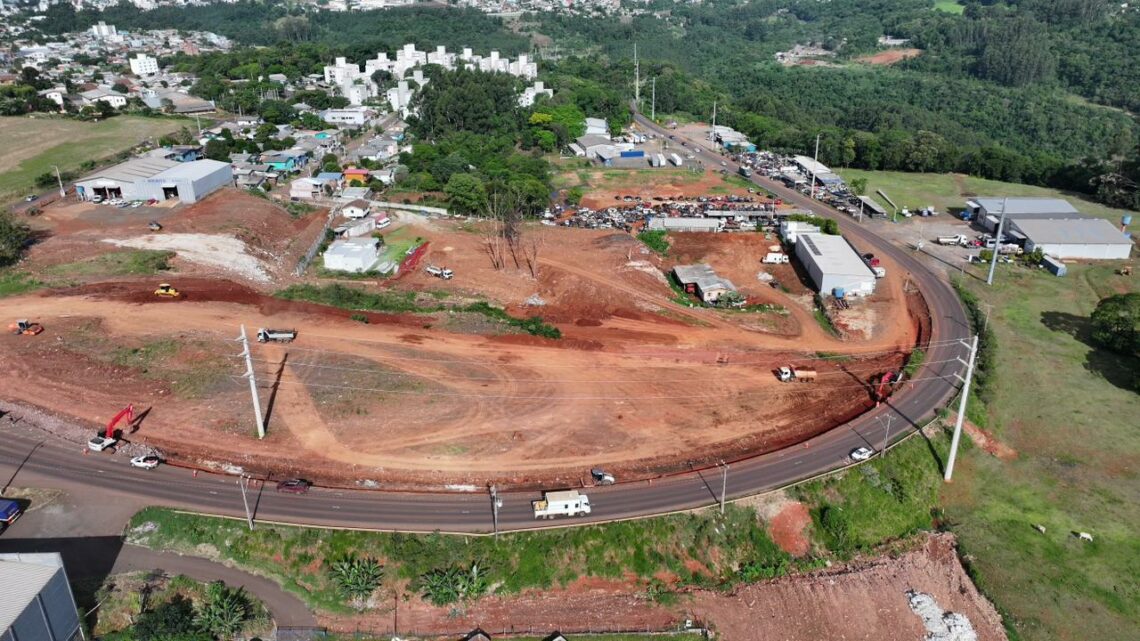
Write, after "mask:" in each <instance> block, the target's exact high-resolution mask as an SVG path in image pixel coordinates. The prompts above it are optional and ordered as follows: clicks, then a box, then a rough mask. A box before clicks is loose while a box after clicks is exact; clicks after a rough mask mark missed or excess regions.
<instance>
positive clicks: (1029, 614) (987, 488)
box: [941, 265, 1140, 640]
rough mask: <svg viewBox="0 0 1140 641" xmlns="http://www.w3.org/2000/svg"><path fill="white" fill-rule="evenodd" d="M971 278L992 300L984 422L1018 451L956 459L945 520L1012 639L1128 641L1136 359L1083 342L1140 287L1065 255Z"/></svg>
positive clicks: (1136, 492) (1137, 558)
mask: <svg viewBox="0 0 1140 641" xmlns="http://www.w3.org/2000/svg"><path fill="white" fill-rule="evenodd" d="M968 282H969V283H970V284H968V285H967V287H969V289H970V290H971V291H974V292H975V293H976V294H977V295H978V296H979V297H980V298H981V299H982V300H983V301H985V302H988V303H990V304H992V305H993V316H992V318H991V327H992V329H993V330H994V331H995V333H996V335H997V345H998V347H997V357H998V361H999V363H1000V365H999V366H998V369H997V372H996V374H994V376H992V377H991V378H992V381H993V382H992V386H993V400H992V401H991V403H990V404H989V406H988V408H986V409H987V410H988V424H989V426H990V427H991V429H992V430H993V431H994V432H995V433H996V434H997V436H998V437H999V438H1000V439H1001V440H1002V441H1003V442H1004V443H1006V444H1007V445H1009V446H1011V447H1013V448H1014V449H1016V450H1017V451H1018V453H1019V456H1018V457H1017V459H1016V460H1014V461H1012V462H1003V461H1001V460H998V459H996V458H994V457H992V456H989V455H988V454H986V453H984V452H982V451H981V450H972V451H970V452H968V453H967V454H966V455H965V456H964V457H963V458H962V459H960V465H959V467H958V469H957V470H956V472H955V481H954V483H953V484H952V485H947V486H945V488H944V489H943V492H942V501H941V502H942V505H943V507H944V509H945V517H946V519H947V521H948V524H949V527H950V528H951V529H952V530H953V531H954V532H956V533H957V534H958V536H959V537H960V541H961V544H962V549H963V552H964V553H966V554H968V555H969V558H972V559H973V568H972V569H973V570H974V572H975V575H976V577H977V580H978V583H979V586H980V587H981V588H982V589H983V590H984V591H985V592H986V593H987V595H988V596H990V597H991V598H992V599H993V600H994V601H995V603H996V604H997V605H998V606H999V608H1001V609H1002V610H1004V611H1005V612H1006V613H1007V614H1008V615H1010V617H1011V618H1012V628H1013V630H1014V632H1015V633H1016V636H1017V637H1020V638H1021V639H1025V640H1036V639H1042V640H1044V639H1062V640H1066V639H1073V640H1077V639H1126V638H1136V637H1135V633H1136V630H1140V511H1137V510H1136V506H1137V505H1140V481H1138V480H1137V478H1138V477H1137V473H1136V470H1137V467H1138V464H1140V432H1138V431H1137V429H1136V425H1137V419H1136V417H1137V416H1140V395H1138V394H1137V393H1136V392H1133V391H1131V390H1130V389H1128V386H1129V383H1130V381H1131V377H1132V375H1133V374H1134V373H1135V372H1136V371H1140V362H1138V361H1137V360H1136V359H1125V358H1121V357H1119V356H1116V355H1114V354H1112V353H1110V352H1106V351H1103V350H1101V349H1099V348H1096V347H1094V346H1092V345H1091V342H1090V339H1089V336H1088V332H1089V324H1088V317H1089V314H1090V312H1091V311H1092V310H1093V308H1094V307H1095V305H1096V302H1097V301H1098V300H1099V299H1100V298H1102V297H1104V296H1107V295H1111V294H1114V293H1118V292H1125V291H1129V290H1137V289H1140V286H1138V284H1137V283H1136V282H1135V281H1134V280H1133V279H1129V278H1127V277H1123V276H1117V275H1115V274H1114V273H1113V270H1112V267H1111V266H1108V265H1104V266H1089V265H1070V266H1069V274H1068V276H1067V277H1065V278H1055V277H1053V276H1050V275H1049V274H1047V273H1045V272H1043V271H1040V270H1031V269H1026V268H1021V267H1014V266H1005V265H1003V266H1002V270H1000V271H999V272H998V275H997V278H996V279H995V286H994V287H993V288H992V289H990V288H986V287H985V286H984V285H980V284H973V283H974V282H975V281H968ZM1034 525H1044V526H1045V528H1046V533H1045V534H1040V533H1038V532H1037V531H1036V530H1035V529H1034V527H1033V526H1034ZM1074 531H1084V532H1090V533H1091V534H1092V535H1093V537H1094V538H1095V541H1094V542H1093V543H1082V542H1080V541H1079V540H1077V538H1076V537H1075V536H1073V534H1072V533H1073V532H1074ZM1077 613H1079V616H1075V615H1076V614H1077ZM1129 630H1131V631H1132V632H1129Z"/></svg>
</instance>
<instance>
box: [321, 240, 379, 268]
mask: <svg viewBox="0 0 1140 641" xmlns="http://www.w3.org/2000/svg"><path fill="white" fill-rule="evenodd" d="M323 258H324V265H325V269H329V270H334V271H342V272H354V273H357V274H362V273H364V272H366V271H370V270H371V269H372V268H373V267H375V266H376V263H378V262H380V240H379V239H378V238H373V237H371V236H365V237H362V238H348V239H345V240H337V241H334V242H333V244H332V245H329V248H328V249H326V250H325V253H324V256H323Z"/></svg>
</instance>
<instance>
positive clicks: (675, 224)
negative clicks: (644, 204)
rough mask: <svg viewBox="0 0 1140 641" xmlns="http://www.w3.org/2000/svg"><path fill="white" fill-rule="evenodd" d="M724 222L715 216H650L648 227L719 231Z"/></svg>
mask: <svg viewBox="0 0 1140 641" xmlns="http://www.w3.org/2000/svg"><path fill="white" fill-rule="evenodd" d="M723 226H724V223H723V222H721V221H720V220H717V219H715V218H660V217H658V218H651V219H650V220H649V229H651V230H654V231H656V230H660V229H664V230H666V231H707V232H713V231H720V230H721V227H723Z"/></svg>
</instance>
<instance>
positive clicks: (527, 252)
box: [521, 233, 546, 279]
mask: <svg viewBox="0 0 1140 641" xmlns="http://www.w3.org/2000/svg"><path fill="white" fill-rule="evenodd" d="M521 245H522V253H523V258H524V259H525V260H526V267H527V269H528V270H530V277H531V278H535V279H537V278H538V255H539V254H540V253H541V252H542V248H543V246H545V245H546V236H545V235H543V234H541V233H539V234H528V235H527V236H526V237H525V238H523V239H522V240H521Z"/></svg>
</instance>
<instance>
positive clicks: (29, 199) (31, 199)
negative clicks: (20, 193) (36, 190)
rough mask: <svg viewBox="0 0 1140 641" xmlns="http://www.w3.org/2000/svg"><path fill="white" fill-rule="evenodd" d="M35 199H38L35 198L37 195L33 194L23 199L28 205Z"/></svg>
mask: <svg viewBox="0 0 1140 641" xmlns="http://www.w3.org/2000/svg"><path fill="white" fill-rule="evenodd" d="M37 198H39V196H37V195H35V194H28V196H27V197H25V198H24V202H26V203H30V202H32V201H34V200H35V199H37Z"/></svg>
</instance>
